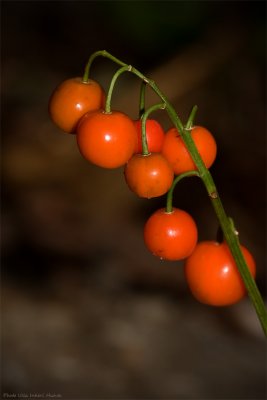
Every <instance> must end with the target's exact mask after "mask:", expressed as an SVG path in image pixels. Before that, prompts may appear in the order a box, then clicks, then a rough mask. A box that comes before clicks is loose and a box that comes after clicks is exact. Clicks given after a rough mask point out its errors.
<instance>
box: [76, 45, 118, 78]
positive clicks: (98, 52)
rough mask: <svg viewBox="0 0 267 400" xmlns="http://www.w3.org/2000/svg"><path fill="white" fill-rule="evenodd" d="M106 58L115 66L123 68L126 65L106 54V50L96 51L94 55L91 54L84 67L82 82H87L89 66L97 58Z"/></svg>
mask: <svg viewBox="0 0 267 400" xmlns="http://www.w3.org/2000/svg"><path fill="white" fill-rule="evenodd" d="M100 56H101V57H107V58H109V59H110V60H112V61H114V62H115V63H116V64H118V65H121V66H122V67H123V66H125V65H126V64H125V63H124V62H122V61H120V60H119V59H118V58H116V57H114V56H113V55H112V54H110V53H108V52H107V51H106V50H99V51H96V52H95V53H93V54H92V55H91V56H90V57H89V60H88V62H87V64H86V66H85V69H84V74H83V82H84V83H87V82H88V80H89V75H90V69H91V66H92V64H93V61H94V60H95V59H96V58H97V57H100Z"/></svg>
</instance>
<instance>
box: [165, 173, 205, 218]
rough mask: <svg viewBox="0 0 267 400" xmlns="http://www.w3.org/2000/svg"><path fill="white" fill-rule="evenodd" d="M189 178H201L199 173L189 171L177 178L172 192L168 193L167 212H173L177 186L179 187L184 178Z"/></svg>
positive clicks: (171, 189)
mask: <svg viewBox="0 0 267 400" xmlns="http://www.w3.org/2000/svg"><path fill="white" fill-rule="evenodd" d="M189 176H199V173H198V171H188V172H184V173H183V174H180V175H178V176H176V178H175V179H174V181H173V183H172V186H171V188H170V190H169V191H168V194H167V200H166V212H167V213H171V212H172V199H173V191H174V189H175V186H176V185H177V183H178V182H180V181H181V180H182V179H183V178H187V177H189Z"/></svg>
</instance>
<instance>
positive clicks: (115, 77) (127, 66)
mask: <svg viewBox="0 0 267 400" xmlns="http://www.w3.org/2000/svg"><path fill="white" fill-rule="evenodd" d="M131 68H132V67H131V66H130V65H125V66H123V67H121V68H120V69H118V71H117V72H116V73H115V74H114V75H113V78H112V80H111V82H110V86H109V89H108V94H107V99H106V107H105V112H106V113H107V114H109V113H110V112H111V106H110V103H111V97H112V93H113V89H114V86H115V83H116V81H117V79H118V78H119V76H120V75H121V74H123V73H124V72H125V71H131Z"/></svg>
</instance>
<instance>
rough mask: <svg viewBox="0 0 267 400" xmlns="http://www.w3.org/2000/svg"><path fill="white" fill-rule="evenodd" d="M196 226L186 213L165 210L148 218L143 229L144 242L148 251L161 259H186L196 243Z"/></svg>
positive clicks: (177, 210) (162, 209)
mask: <svg viewBox="0 0 267 400" xmlns="http://www.w3.org/2000/svg"><path fill="white" fill-rule="evenodd" d="M197 237H198V232H197V226H196V223H195V221H194V220H193V218H192V217H191V215H189V214H188V213H187V212H186V211H183V210H180V209H178V208H175V207H173V208H172V212H170V213H167V212H166V209H165V208H161V209H159V210H157V211H156V212H155V213H154V214H152V215H151V216H150V218H149V219H148V220H147V222H146V224H145V227H144V241H145V245H146V247H147V248H148V250H149V251H150V252H151V253H152V254H154V255H155V256H157V257H160V258H161V259H165V260H170V261H175V260H176V261H177V260H182V259H184V258H186V257H188V256H189V255H190V254H191V253H192V252H193V250H194V248H195V246H196V243H197Z"/></svg>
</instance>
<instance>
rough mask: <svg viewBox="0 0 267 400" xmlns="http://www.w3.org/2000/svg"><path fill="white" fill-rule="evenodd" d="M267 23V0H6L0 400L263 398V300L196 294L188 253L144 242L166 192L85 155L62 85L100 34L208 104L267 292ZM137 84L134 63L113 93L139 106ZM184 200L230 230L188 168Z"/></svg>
mask: <svg viewBox="0 0 267 400" xmlns="http://www.w3.org/2000/svg"><path fill="white" fill-rule="evenodd" d="M265 38H266V3H265V2H257V1H255V2H252V1H248V2H219V1H218V2H217V1H216V2H205V1H204V2H202V1H201V2H193V1H190V2H182V1H177V2H175V1H172V2H168V1H164V2H161V1H148V2H146V1H144V2H138V1H136V2H131V1H130V2H129V1H122V2H116V1H114V2H113V1H112V2H111V1H108V2H105V1H99V2H94V1H85V2H78V1H77V2H74V1H66V2H64V1H58V2H56V1H47V2H42V1H40V2H39V1H38V2H31V1H29V2H25V1H20V2H14V1H11V2H7V1H3V2H2V224H1V226H2V398H6V397H7V395H10V394H15V395H16V396H17V398H18V395H19V394H25V396H24V397H25V398H27V397H28V398H29V397H30V396H32V398H33V397H34V396H37V395H39V398H48V397H49V396H50V397H51V396H54V397H57V398H59V397H61V398H66V399H104V398H105V399H133V398H134V399H148V398H149V399H195V400H204V399H253V400H254V399H264V398H265V395H266V391H265V389H266V380H265V376H266V353H265V350H266V349H265V343H264V339H263V334H262V332H261V328H260V326H259V323H258V321H257V318H256V316H255V313H254V310H253V308H252V306H251V304H250V302H249V301H248V300H247V299H245V300H244V301H242V302H241V303H239V304H237V305H235V306H233V307H230V308H219V309H216V308H210V307H206V306H204V305H201V304H199V303H197V302H196V301H195V300H194V299H193V298H192V297H191V295H190V293H189V292H188V289H187V287H186V283H185V281H184V277H183V265H182V263H174V262H160V261H159V260H158V259H156V258H154V257H153V256H152V255H151V254H149V253H148V252H147V250H146V249H145V247H144V244H143V237H142V229H143V225H144V222H145V220H146V218H147V217H148V216H149V215H150V214H151V213H152V212H153V211H154V210H156V209H157V208H158V207H163V206H164V202H165V198H164V197H162V198H159V199H152V200H149V201H146V200H142V199H138V198H136V197H135V196H134V195H133V194H132V193H131V192H130V191H129V190H128V188H127V187H126V184H125V182H124V178H123V170H122V169H117V170H113V171H109V170H102V169H99V168H97V167H94V166H92V165H90V164H89V163H87V162H86V161H85V160H84V159H82V157H81V156H80V154H79V152H78V150H77V146H76V141H75V137H74V136H72V135H65V134H63V133H62V132H60V131H59V130H58V129H57V128H56V127H55V126H53V124H52V123H51V121H50V120H49V117H48V113H47V104H48V100H49V96H50V94H51V93H52V91H53V89H54V88H55V86H56V85H57V84H58V83H60V82H61V81H63V80H64V79H66V78H68V77H72V76H79V75H81V74H82V73H83V68H84V65H85V63H86V61H87V59H88V57H89V56H90V54H91V53H92V52H94V51H96V50H100V49H106V50H108V51H109V52H111V53H113V54H114V55H115V56H117V57H118V58H121V59H122V60H123V61H125V62H127V63H129V64H132V65H134V66H135V67H136V68H138V69H139V70H141V71H142V72H144V73H145V74H146V75H147V76H149V77H151V78H153V79H155V80H156V82H157V83H158V85H159V87H160V88H161V89H162V90H163V91H164V93H165V94H166V96H167V97H168V98H169V99H170V100H171V102H172V103H173V104H174V105H175V107H176V109H177V112H178V114H179V116H180V117H181V118H182V120H183V121H185V119H186V117H187V116H188V113H189V112H190V109H191V107H192V106H193V105H194V104H197V105H198V106H199V111H198V115H197V118H196V123H197V124H199V125H204V126H206V127H207V128H208V129H210V130H211V131H212V132H213V134H214V136H215V137H216V140H217V143H218V157H217V160H216V162H215V164H214V165H213V167H212V169H211V172H212V174H213V176H214V179H215V182H216V184H217V187H218V190H219V193H220V195H221V198H222V200H223V203H224V206H225V208H226V211H227V213H228V214H229V215H230V216H232V217H233V218H234V220H235V223H236V226H237V229H238V231H239V232H240V240H241V242H242V243H243V244H244V245H245V246H247V247H248V248H249V249H250V250H251V252H252V253H253V254H254V255H255V258H256V261H257V268H258V275H257V283H258V286H259V288H260V291H261V293H262V294H263V296H265V289H266V287H265V265H266V253H265V245H266V220H265V215H266V210H265V202H266V186H265V185H266V183H265V181H266V175H265V172H266V170H265V166H266V164H265V161H266V160H265V156H266V125H265V122H266V120H265V109H266V91H265V90H266V50H265V49H266V39H265ZM115 70H116V66H115V65H113V64H112V63H111V62H110V61H108V60H105V59H97V60H96V61H95V63H94V65H93V68H92V78H94V79H97V80H99V82H100V83H101V84H102V85H103V86H104V88H105V89H106V90H107V88H108V84H109V81H110V79H111V77H112V74H113V73H114V71H115ZM138 90H139V82H138V80H137V78H135V77H133V76H131V75H130V74H128V75H127V74H126V75H124V76H123V77H121V79H120V81H119V83H118V85H117V87H116V89H115V91H114V98H113V107H114V108H118V109H121V110H122V111H124V112H126V113H128V114H129V115H130V116H131V117H132V118H137V115H138ZM154 101H156V98H155V96H154V95H153V94H152V93H151V92H150V93H148V96H147V102H148V104H150V103H151V104H152V103H153V102H154ZM155 117H156V118H158V119H159V121H160V122H162V124H163V126H164V128H165V129H167V128H168V127H169V126H170V121H169V120H168V118H167V117H166V115H165V114H164V112H159V113H157V114H156V115H155ZM174 202H175V205H176V206H177V207H180V208H183V209H185V210H187V211H188V212H190V213H191V214H192V215H193V217H194V218H195V220H196V222H197V224H198V227H199V238H200V240H213V239H216V233H217V228H218V226H217V221H216V218H215V215H214V213H213V210H212V208H211V205H210V202H209V200H208V198H207V196H206V193H205V190H204V188H203V187H202V186H201V185H200V183H199V182H198V181H195V180H194V179H189V180H187V181H183V182H181V183H180V184H179V186H178V187H177V188H176V191H175V200H174Z"/></svg>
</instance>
